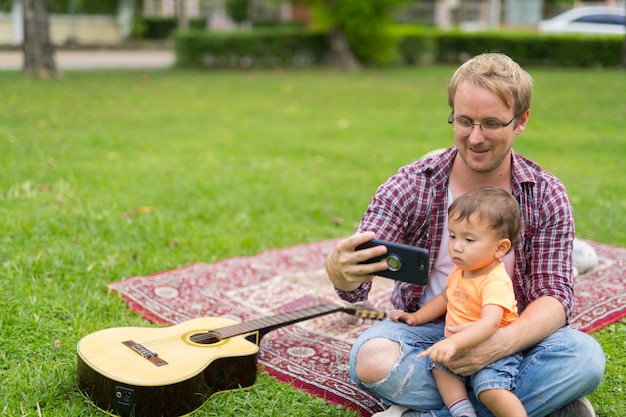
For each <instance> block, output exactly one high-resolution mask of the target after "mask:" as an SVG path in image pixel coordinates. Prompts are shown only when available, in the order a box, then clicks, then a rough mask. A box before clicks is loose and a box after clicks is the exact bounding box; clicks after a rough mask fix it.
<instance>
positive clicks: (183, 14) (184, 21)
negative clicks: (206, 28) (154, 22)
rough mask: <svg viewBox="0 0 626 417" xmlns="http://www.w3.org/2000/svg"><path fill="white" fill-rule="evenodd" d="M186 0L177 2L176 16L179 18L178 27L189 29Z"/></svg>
mask: <svg viewBox="0 0 626 417" xmlns="http://www.w3.org/2000/svg"><path fill="white" fill-rule="evenodd" d="M185 3H186V2H185V0H178V1H177V2H176V9H177V10H176V17H177V19H178V29H179V30H187V29H189V18H188V17H187V10H186V9H185Z"/></svg>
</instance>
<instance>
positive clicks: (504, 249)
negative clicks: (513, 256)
mask: <svg viewBox="0 0 626 417" xmlns="http://www.w3.org/2000/svg"><path fill="white" fill-rule="evenodd" d="M509 250H511V241H510V240H509V239H500V240H499V241H498V246H497V248H496V254H495V255H496V258H498V259H502V258H503V257H504V255H506V254H507V253H509Z"/></svg>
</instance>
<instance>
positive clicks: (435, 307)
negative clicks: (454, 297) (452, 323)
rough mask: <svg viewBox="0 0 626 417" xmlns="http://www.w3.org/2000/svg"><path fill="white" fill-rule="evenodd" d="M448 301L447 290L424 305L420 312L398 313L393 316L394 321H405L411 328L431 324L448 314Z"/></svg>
mask: <svg viewBox="0 0 626 417" xmlns="http://www.w3.org/2000/svg"><path fill="white" fill-rule="evenodd" d="M447 304H448V299H447V297H446V290H443V291H442V292H440V293H439V294H437V295H436V296H434V297H433V298H431V299H430V301H429V302H427V303H426V304H424V306H422V307H421V308H420V309H419V310H417V311H416V312H414V313H405V312H399V311H396V312H394V313H393V314H392V315H391V320H393V321H403V322H405V323H406V324H409V325H411V326H418V325H420V324H425V323H430V322H431V321H433V320H435V319H438V318H439V317H442V316H443V315H444V314H446V309H447Z"/></svg>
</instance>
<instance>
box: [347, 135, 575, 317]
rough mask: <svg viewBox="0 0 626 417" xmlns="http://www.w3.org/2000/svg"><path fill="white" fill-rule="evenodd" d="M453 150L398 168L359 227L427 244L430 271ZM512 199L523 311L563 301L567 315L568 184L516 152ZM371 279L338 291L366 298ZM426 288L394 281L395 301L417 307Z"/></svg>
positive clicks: (404, 307) (570, 215) (517, 281)
mask: <svg viewBox="0 0 626 417" xmlns="http://www.w3.org/2000/svg"><path fill="white" fill-rule="evenodd" d="M456 153H457V150H456V147H451V148H449V149H447V150H446V151H444V152H443V153H441V154H439V155H436V156H434V157H431V158H428V159H424V160H419V161H416V162H413V163H412V164H409V165H406V166H404V167H402V168H400V169H399V170H398V172H397V173H396V175H394V176H393V177H391V178H389V179H388V180H387V181H385V182H384V183H383V184H382V185H381V186H380V187H379V188H378V190H377V191H376V194H375V195H374V196H373V197H372V200H371V201H370V204H369V206H368V208H367V211H366V213H365V214H364V216H363V218H362V219H361V223H360V225H359V227H358V231H359V232H364V231H370V230H371V231H375V232H376V234H377V238H378V239H383V240H387V241H392V242H400V243H404V244H407V245H413V246H417V247H421V248H425V249H428V251H429V252H430V265H429V270H430V271H432V268H433V264H434V261H435V260H436V259H437V256H438V253H439V247H440V245H441V238H442V235H443V233H447V230H444V224H445V218H446V216H447V209H448V200H447V189H448V177H449V174H450V170H451V169H452V163H453V161H454V158H455V156H456ZM512 171H513V183H512V187H513V188H512V190H513V196H514V197H515V198H516V199H517V201H518V202H519V204H520V208H521V212H522V220H523V224H524V228H523V232H522V236H521V242H520V244H519V245H518V246H516V247H515V274H514V276H513V277H512V280H513V287H514V289H515V294H516V298H517V302H518V308H519V310H520V312H521V311H522V310H523V309H524V308H525V307H526V306H527V305H528V304H530V303H531V302H532V301H533V300H535V299H537V298H540V297H543V296H550V297H554V298H556V299H557V300H559V301H560V302H561V303H562V304H563V306H564V308H565V311H566V313H567V316H568V317H569V316H570V314H571V311H572V307H573V275H572V266H573V263H572V262H573V260H572V251H573V247H572V245H573V239H574V214H573V210H572V206H571V203H570V201H569V198H568V196H567V192H566V191H565V187H564V186H563V184H562V183H561V182H560V181H559V179H558V178H556V177H555V176H554V175H552V174H550V173H549V172H547V171H544V170H543V169H542V168H541V167H539V166H538V165H537V164H535V163H533V162H531V161H529V160H528V159H526V158H524V157H522V156H520V155H518V154H516V153H515V152H513V153H512ZM371 286H372V282H371V281H368V282H366V283H364V284H363V285H361V287H359V288H358V289H356V290H354V291H348V292H347V291H341V290H336V291H337V294H338V295H339V296H340V297H341V298H342V299H344V300H346V301H349V302H352V303H355V302H359V301H364V300H366V299H367V295H368V293H369V291H370V288H371ZM423 292H424V287H423V286H418V285H413V284H408V283H404V282H399V281H397V282H396V284H395V288H394V290H393V294H392V296H391V301H392V303H393V305H394V307H395V308H397V309H398V310H403V311H409V312H413V311H416V310H417V309H418V308H419V306H418V301H419V300H420V297H421V296H422V294H423Z"/></svg>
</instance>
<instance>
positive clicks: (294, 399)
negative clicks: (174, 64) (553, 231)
mask: <svg viewBox="0 0 626 417" xmlns="http://www.w3.org/2000/svg"><path fill="white" fill-rule="evenodd" d="M453 70H454V68H452V67H427V68H414V69H406V68H405V69H391V70H368V71H363V72H358V73H340V72H334V71H330V70H311V71H302V72H290V71H267V72H263V71H249V72H248V71H239V72H238V71H234V72H193V71H182V70H163V71H110V72H68V73H66V74H65V75H64V77H63V78H62V79H59V80H47V81H41V80H35V79H31V78H27V77H25V76H23V75H22V74H20V73H17V72H4V73H0V91H1V92H2V100H1V101H0V166H2V168H3V169H2V171H3V172H2V175H1V176H0V241H1V243H0V268H1V269H0V284H1V285H0V321H1V330H0V331H1V333H0V380H2V384H1V386H0V413H1V414H2V415H7V416H47V417H53V416H68V415H71V416H98V415H102V413H100V412H98V411H97V410H96V409H94V408H93V407H91V406H90V405H89V404H88V403H87V402H86V401H85V400H84V399H83V398H82V396H81V395H80V394H79V393H78V391H77V387H76V383H77V381H76V374H75V362H76V353H75V347H76V343H77V342H78V340H79V339H80V338H81V337H82V336H84V335H86V334H89V333H91V332H94V331H96V330H99V329H102V328H106V327H114V326H131V325H132V326H150V324H149V323H148V322H147V321H145V320H143V319H141V318H140V317H139V316H137V315H136V314H134V313H132V312H131V311H130V310H129V309H128V308H126V306H125V304H124V302H123V301H122V300H121V299H119V298H118V297H116V296H115V295H113V294H111V293H109V292H108V291H107V289H106V286H107V284H108V283H110V282H112V281H116V280H119V279H122V278H125V277H130V276H135V275H146V274H151V273H154V272H158V271H162V270H166V269H173V268H177V267H180V266H183V265H186V264H190V263H193V262H215V261H218V260H221V259H224V258H228V257H232V256H245V255H252V254H255V253H257V252H259V251H261V250H264V249H268V248H276V247H284V246H288V245H293V244H298V243H304V242H313V241H317V240H321V239H326V238H331V237H338V236H344V235H347V234H350V233H351V232H352V231H353V230H354V228H355V226H356V224H357V223H358V220H359V218H360V216H361V214H362V213H363V211H364V210H365V207H366V204H367V202H368V200H369V197H370V196H371V195H372V193H373V192H374V191H375V189H376V187H377V186H378V185H379V184H380V183H381V182H382V181H383V180H384V179H386V178H387V177H389V176H390V175H392V174H393V173H394V172H395V171H396V170H397V168H398V167H399V166H400V165H402V164H406V163H409V162H411V161H412V160H414V159H416V158H418V157H419V156H420V155H422V154H423V153H425V152H427V151H428V150H431V149H433V148H439V147H445V146H448V145H449V144H451V143H452V132H451V129H450V127H449V125H448V124H447V123H446V119H447V117H448V114H449V109H448V107H447V104H446V86H447V83H448V80H449V78H450V76H451V75H452V72H453ZM529 71H530V72H531V74H532V75H533V77H534V78H535V82H536V88H535V94H534V97H533V105H532V111H531V114H532V115H531V119H530V122H529V125H528V127H527V129H526V131H525V132H524V134H523V135H521V136H520V137H518V139H517V142H516V145H515V149H516V150H517V151H518V152H520V153H522V154H523V155H526V156H528V157H530V158H532V159H534V160H536V161H537V162H538V163H540V164H541V165H542V166H544V167H545V168H546V169H548V170H550V171H552V172H553V173H555V174H556V175H558V176H559V177H560V178H561V179H562V180H563V182H564V183H565V185H566V186H567V188H568V190H569V192H570V195H571V198H572V202H573V205H574V209H575V216H576V227H577V233H578V235H579V236H580V237H583V238H587V239H593V240H596V241H600V242H604V243H608V244H613V245H619V246H626V233H624V230H623V226H624V219H625V218H626V197H624V190H626V175H624V174H626V165H625V163H624V155H625V152H626V100H624V94H623V92H624V91H626V77H624V72H620V71H617V70H599V69H591V70H573V69H570V70H555V69H534V68H533V69H529ZM594 337H596V338H597V339H598V340H599V341H600V343H601V344H602V345H603V347H604V348H605V351H606V354H607V357H608V361H607V362H608V369H607V373H606V376H605V380H604V382H603V383H602V385H601V387H600V388H599V389H598V390H597V391H596V392H595V393H594V394H593V395H591V396H590V399H591V400H592V402H593V403H594V405H595V406H596V408H597V410H598V412H599V415H600V417H615V416H620V415H626V401H625V399H626V393H625V392H624V388H623V387H624V386H625V385H626V379H625V377H624V375H626V360H624V357H625V356H626V346H625V342H624V341H625V340H626V323H625V322H622V323H617V324H614V325H612V326H609V327H607V328H605V329H603V330H601V331H599V332H597V333H594ZM195 415H197V416H242V415H250V416H287V415H288V416H328V415H332V416H342V417H344V416H345V417H348V416H354V414H353V413H351V412H349V411H346V410H342V409H339V408H336V407H333V406H330V405H327V404H325V403H324V402H323V401H321V400H314V399H312V398H311V397H308V396H307V395H305V394H303V393H301V392H299V391H296V390H295V389H292V388H290V387H287V386H283V385H280V384H278V383H276V382H275V381H273V380H272V379H271V378H269V377H267V376H265V375H263V374H261V376H260V377H259V379H258V382H257V384H256V385H255V386H253V387H251V388H249V389H246V390H238V391H234V392H229V393H224V394H221V395H217V396H215V397H213V398H212V399H211V401H210V402H209V403H207V404H206V405H205V406H204V407H202V408H201V409H200V410H199V411H198V412H197V413H196V414H195Z"/></svg>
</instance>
